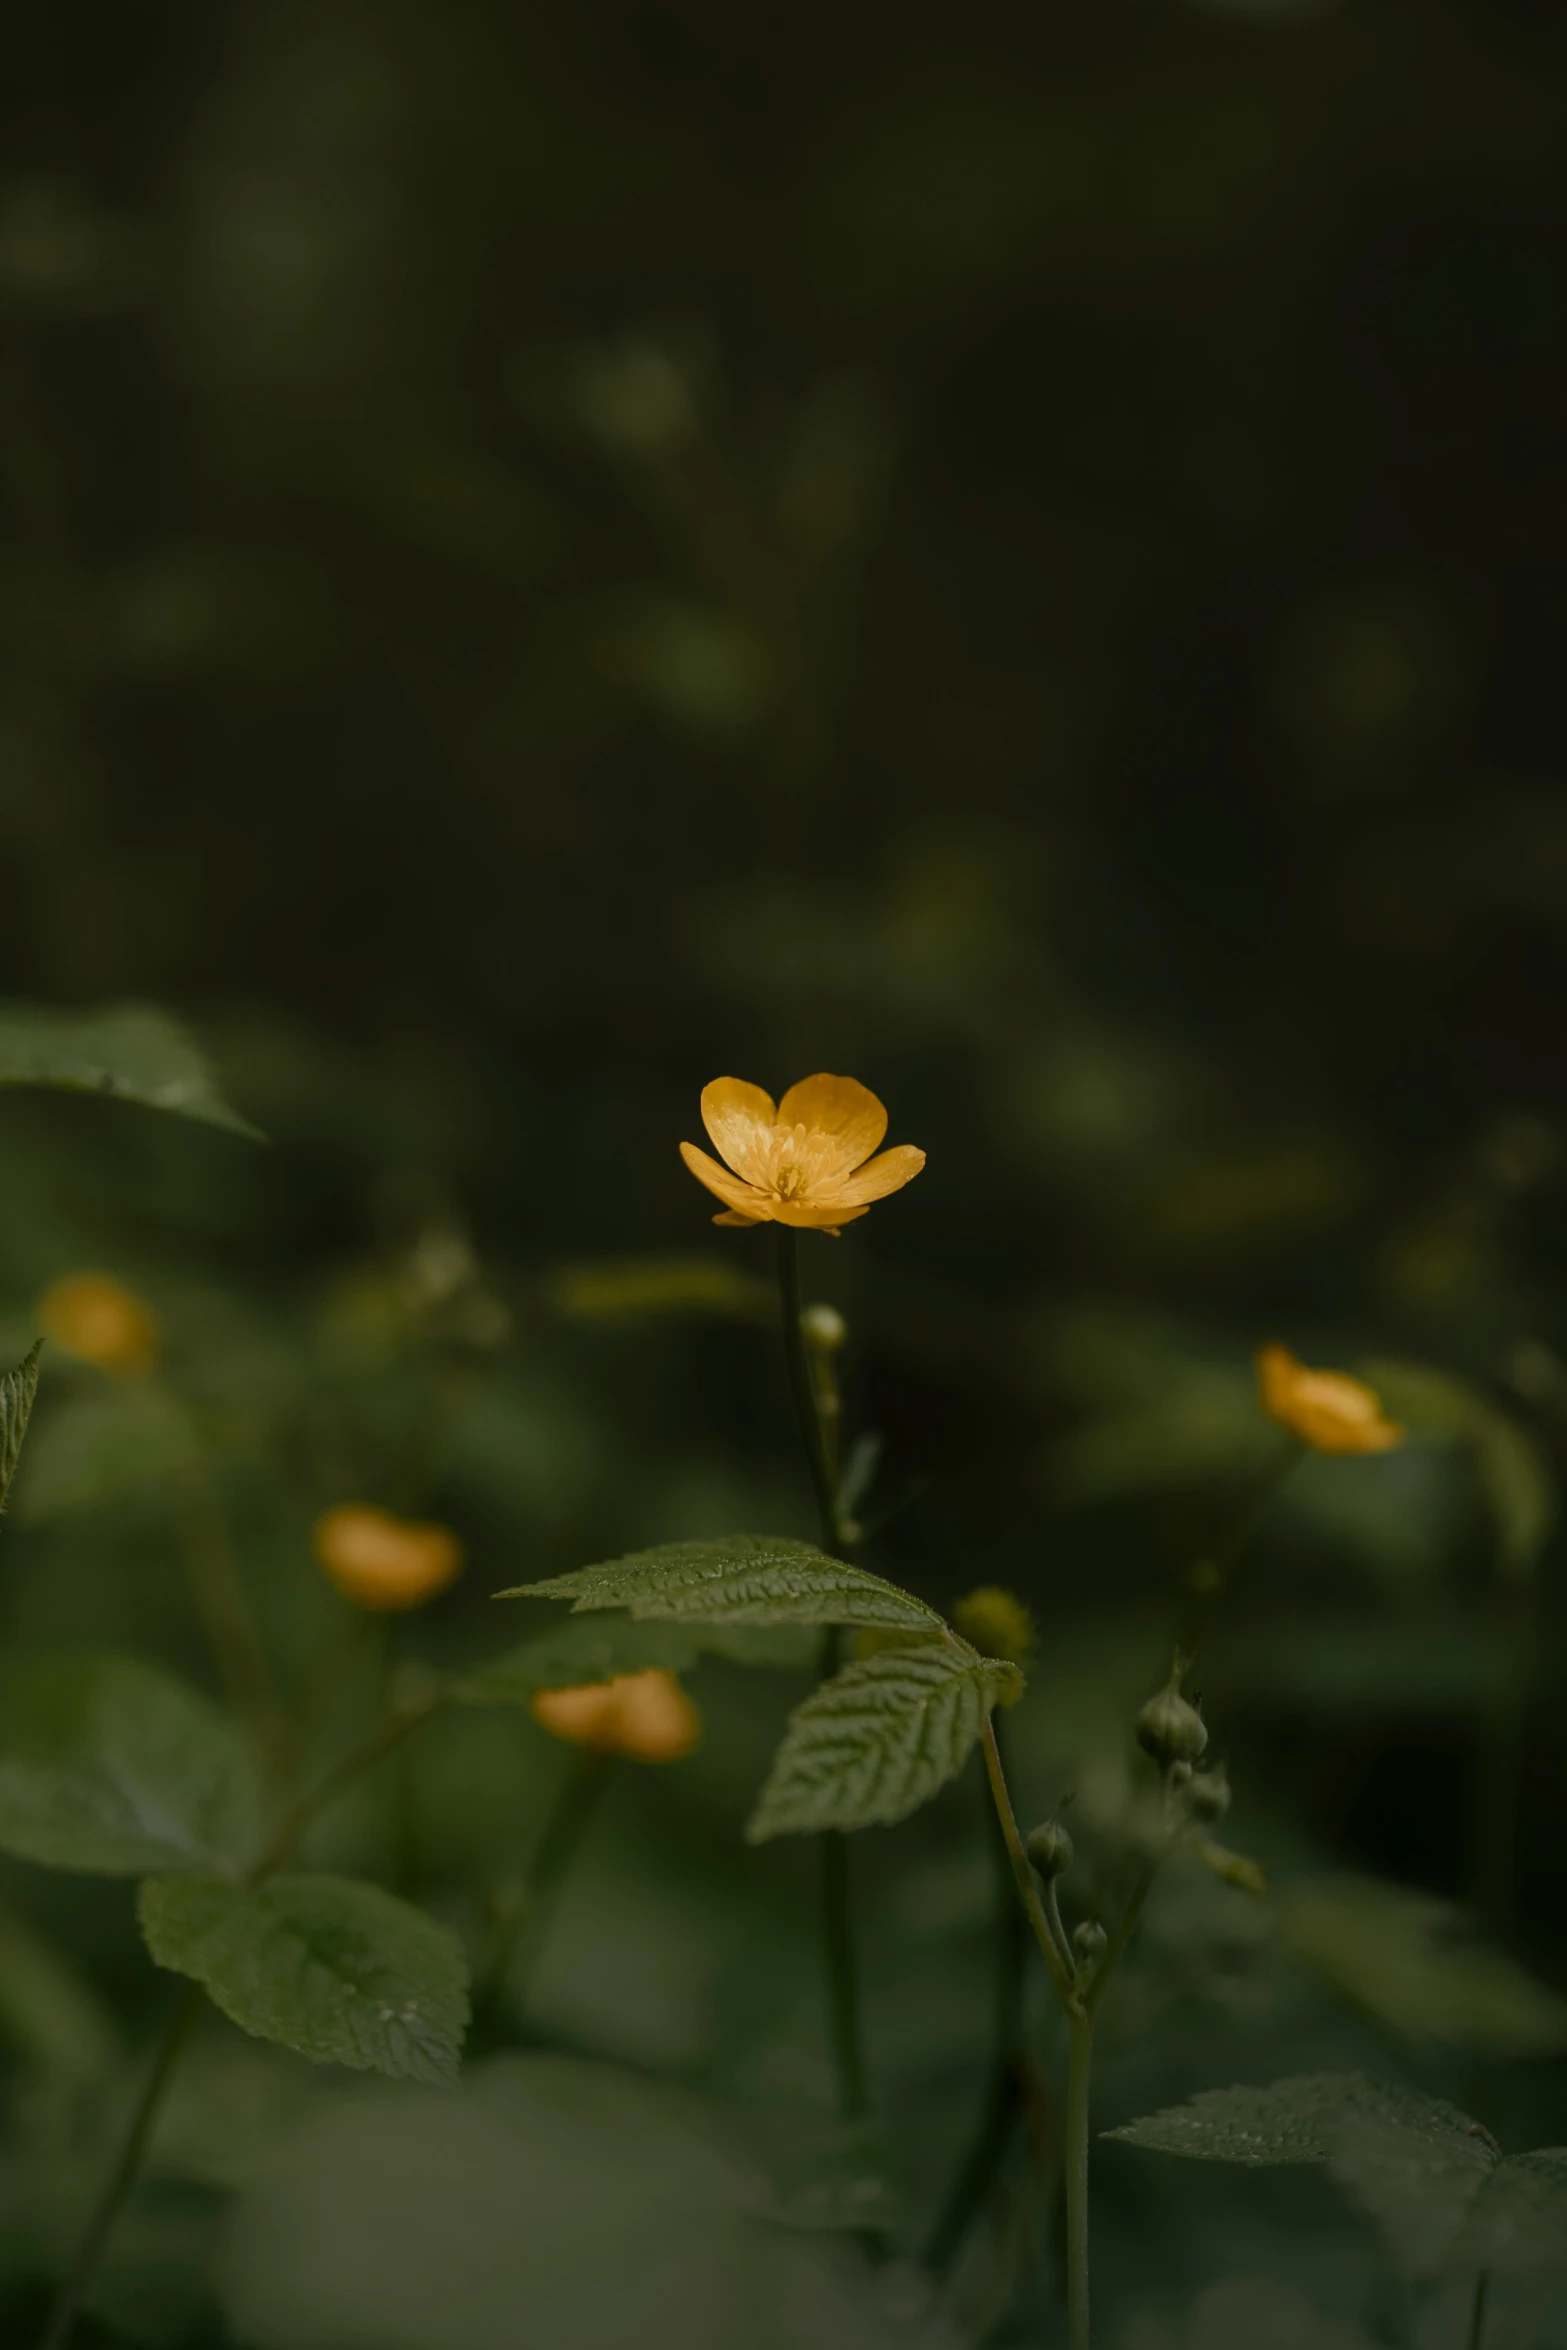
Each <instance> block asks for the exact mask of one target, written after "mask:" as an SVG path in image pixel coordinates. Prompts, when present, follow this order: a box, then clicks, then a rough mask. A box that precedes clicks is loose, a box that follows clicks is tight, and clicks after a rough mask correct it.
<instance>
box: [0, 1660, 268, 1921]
mask: <svg viewBox="0 0 1567 2350" xmlns="http://www.w3.org/2000/svg"><path fill="white" fill-rule="evenodd" d="M259 1818H260V1797H259V1792H258V1789H257V1784H256V1776H255V1767H254V1764H253V1763H252V1761H251V1757H250V1754H249V1752H248V1750H247V1748H246V1747H245V1745H244V1744H243V1742H242V1740H241V1739H240V1737H239V1734H238V1732H237V1731H236V1730H235V1729H234V1727H233V1725H232V1724H231V1723H230V1722H229V1721H228V1720H227V1719H226V1718H225V1717H224V1716H223V1715H222V1714H220V1713H219V1712H218V1710H217V1708H216V1707H215V1706H213V1705H210V1704H209V1703H208V1702H207V1700H206V1699H205V1698H204V1697H199V1696H198V1695H197V1694H196V1692H195V1691H194V1690H193V1689H187V1688H186V1686H185V1684H184V1683H183V1682H181V1681H176V1680H175V1679H174V1678H173V1677H172V1675H170V1674H167V1673H162V1672H157V1671H155V1670H154V1669H153V1668H152V1667H151V1666H150V1665H143V1664H137V1663H135V1662H133V1661H132V1660H131V1659H130V1658H126V1657H92V1656H63V1657H30V1658H21V1659H18V1660H17V1661H16V1662H14V1663H12V1664H10V1665H8V1666H6V1667H5V1668H4V1670H3V1671H0V1850H3V1851H5V1852H11V1853H15V1854H16V1855H17V1856H18V1857H19V1858H20V1859H22V1860H34V1861H41V1862H42V1863H43V1865H44V1866H45V1867H46V1868H56V1869H81V1870H85V1871H87V1872H88V1873H90V1874H93V1875H98V1876H110V1877H121V1876H125V1877H130V1876H142V1875H144V1874H145V1873H146V1871H147V1870H149V1869H169V1868H220V1869H228V1868H232V1867H235V1866H237V1865H239V1864H240V1863H241V1862H243V1861H244V1860H245V1859H247V1858H248V1857H249V1854H250V1852H251V1850H252V1848H253V1846H254V1843H255V1839H256V1835H257V1832H258V1824H259Z"/></svg>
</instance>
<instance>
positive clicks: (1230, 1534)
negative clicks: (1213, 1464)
mask: <svg viewBox="0 0 1567 2350" xmlns="http://www.w3.org/2000/svg"><path fill="white" fill-rule="evenodd" d="M1306 1451H1307V1447H1306V1445H1305V1444H1304V1443H1303V1442H1302V1441H1301V1439H1300V1438H1299V1437H1298V1436H1287V1437H1286V1438H1285V1440H1284V1442H1283V1444H1282V1445H1281V1446H1280V1448H1279V1450H1278V1452H1277V1453H1276V1454H1275V1455H1274V1457H1273V1459H1272V1460H1271V1461H1270V1462H1269V1463H1268V1465H1267V1467H1266V1468H1265V1469H1264V1470H1263V1472H1262V1475H1261V1476H1260V1477H1259V1478H1258V1480H1257V1482H1256V1484H1255V1485H1254V1486H1253V1487H1252V1489H1251V1492H1250V1493H1249V1494H1248V1495H1247V1497H1246V1499H1245V1500H1244V1501H1243V1502H1242V1504H1241V1506H1240V1508H1239V1509H1238V1510H1237V1511H1236V1513H1235V1516H1234V1517H1233V1518H1232V1519H1231V1520H1230V1522H1229V1524H1228V1525H1227V1526H1226V1527H1225V1528H1224V1529H1223V1531H1222V1532H1221V1534H1220V1536H1219V1539H1218V1541H1217V1542H1215V1543H1214V1544H1213V1546H1212V1547H1211V1549H1209V1550H1207V1551H1205V1552H1204V1554H1203V1556H1202V1557H1201V1558H1200V1559H1198V1560H1197V1561H1196V1563H1195V1565H1193V1566H1192V1567H1191V1568H1190V1569H1189V1570H1188V1572H1187V1578H1186V1583H1187V1589H1186V1598H1185V1603H1184V1606H1183V1609H1182V1628H1181V1637H1180V1645H1181V1646H1182V1647H1183V1648H1185V1647H1190V1646H1191V1645H1192V1644H1193V1642H1194V1641H1195V1639H1196V1637H1197V1633H1198V1630H1199V1628H1200V1626H1201V1625H1202V1624H1203V1623H1205V1622H1206V1620H1207V1618H1208V1615H1209V1613H1210V1611H1211V1610H1212V1609H1213V1608H1214V1607H1215V1606H1216V1605H1217V1604H1218V1602H1219V1601H1220V1600H1221V1599H1222V1598H1223V1596H1224V1594H1225V1592H1226V1591H1227V1590H1228V1589H1229V1585H1230V1580H1231V1577H1232V1576H1233V1575H1234V1572H1235V1569H1236V1568H1237V1567H1238V1566H1239V1564H1240V1562H1241V1559H1242V1557H1243V1556H1244V1554H1245V1552H1246V1551H1247V1549H1248V1548H1249V1547H1250V1544H1251V1540H1252V1537H1253V1535H1254V1534H1255V1533H1256V1532H1257V1530H1258V1528H1259V1527H1260V1526H1261V1524H1262V1521H1263V1519H1264V1518H1265V1517H1266V1516H1267V1514H1268V1512H1269V1510H1270V1509H1271V1508H1272V1507H1273V1504H1274V1502H1275V1501H1276V1500H1277V1499H1278V1497H1279V1494H1280V1493H1281V1492H1282V1491H1283V1489H1284V1487H1285V1485H1286V1484H1287V1483H1288V1482H1289V1480H1290V1478H1291V1477H1292V1476H1293V1474H1294V1472H1295V1471H1296V1469H1297V1468H1298V1467H1299V1466H1300V1464H1301V1462H1302V1461H1303V1460H1304V1459H1305V1457H1306Z"/></svg>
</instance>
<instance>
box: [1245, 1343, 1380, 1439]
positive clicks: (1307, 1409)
mask: <svg viewBox="0 0 1567 2350" xmlns="http://www.w3.org/2000/svg"><path fill="white" fill-rule="evenodd" d="M1257 1385H1258V1389H1259V1391H1260V1393H1261V1397H1262V1408H1263V1410H1264V1411H1265V1412H1266V1413H1267V1414H1268V1417H1269V1418H1270V1419H1273V1420H1277V1421H1278V1423H1279V1426H1280V1427H1281V1428H1287V1429H1288V1430H1289V1431H1290V1433H1291V1435H1292V1436H1298V1437H1299V1438H1300V1440H1301V1442H1302V1444H1309V1445H1310V1446H1311V1447H1312V1449H1313V1450H1314V1451H1316V1452H1391V1451H1392V1449H1393V1447H1394V1446H1395V1445H1396V1444H1402V1443H1403V1441H1404V1431H1403V1429H1402V1428H1400V1427H1399V1426H1398V1424H1397V1422H1396V1421H1393V1420H1390V1419H1389V1418H1388V1417H1387V1415H1386V1413H1385V1412H1384V1411H1383V1409H1382V1401H1381V1398H1380V1397H1379V1396H1378V1395H1377V1394H1376V1393H1375V1392H1374V1390H1373V1389H1371V1388H1369V1387H1367V1386H1366V1385H1365V1383H1364V1381H1362V1380H1360V1379H1352V1378H1351V1377H1350V1376H1349V1374H1348V1372H1347V1371H1309V1370H1308V1369H1307V1368H1306V1366H1305V1364H1304V1363H1302V1362H1298V1361H1297V1360H1296V1358H1295V1356H1294V1355H1292V1354H1291V1353H1290V1350H1289V1348H1288V1347H1287V1346H1265V1347H1263V1348H1262V1349H1261V1351H1260V1352H1259V1354H1258V1356H1257Z"/></svg>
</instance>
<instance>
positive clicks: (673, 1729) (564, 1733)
mask: <svg viewBox="0 0 1567 2350" xmlns="http://www.w3.org/2000/svg"><path fill="white" fill-rule="evenodd" d="M529 1711H530V1712H531V1714H532V1715H533V1718H534V1720H535V1721H536V1722H537V1723H538V1724H539V1726H540V1727H541V1729H545V1730H548V1731H549V1732H550V1734H551V1736H552V1737H555V1738H563V1739H565V1741H566V1743H567V1745H568V1746H587V1747H592V1748H593V1749H595V1750H596V1751H597V1752H598V1753H600V1754H618V1755H622V1756H624V1757H625V1758H626V1760H628V1761H630V1762H678V1761H679V1760H680V1758H681V1756H682V1755H685V1754H689V1753H690V1752H691V1749H692V1747H693V1746H695V1744H696V1742H697V1740H698V1738H699V1737H700V1736H701V1734H702V1717H701V1715H700V1714H699V1713H698V1712H697V1710H696V1707H695V1706H694V1705H693V1704H692V1702H691V1700H690V1698H689V1697H688V1696H687V1695H686V1693H685V1691H684V1690H683V1689H682V1688H681V1686H680V1683H679V1682H678V1681H677V1680H676V1679H675V1676H674V1674H673V1673H666V1672H664V1671H663V1670H662V1669H661V1668H659V1667H657V1666H654V1667H653V1668H652V1669H651V1670H649V1671H648V1672H645V1673H618V1674H616V1675H615V1677H614V1679H613V1680H609V1681H595V1682H592V1683H590V1684H588V1685H587V1686H586V1687H585V1688H580V1689H541V1690H540V1691H539V1693H538V1695H537V1696H536V1697H535V1698H534V1699H533V1701H532V1704H531V1706H530V1707H529Z"/></svg>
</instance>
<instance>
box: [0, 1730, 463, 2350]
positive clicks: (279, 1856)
mask: <svg viewBox="0 0 1567 2350" xmlns="http://www.w3.org/2000/svg"><path fill="white" fill-rule="evenodd" d="M440 1703H441V1692H439V1691H436V1692H435V1693H434V1694H433V1695H432V1696H430V1697H427V1698H424V1699H422V1700H421V1701H420V1702H419V1703H418V1704H417V1705H413V1706H405V1707H404V1708H403V1709H402V1711H401V1712H400V1713H396V1714H393V1715H391V1716H390V1717H389V1718H388V1719H387V1720H386V1721H384V1722H382V1723H380V1724H379V1725H378V1726H377V1728H376V1729H374V1730H373V1731H372V1732H371V1734H370V1736H369V1737H368V1738H365V1739H363V1740H362V1741H361V1742H360V1744H359V1745H358V1746H356V1747H355V1748H354V1749H353V1751H352V1752H351V1753H349V1754H347V1755H345V1756H344V1758H343V1760H342V1761H341V1762H340V1763H337V1764H335V1765H334V1767H333V1768H332V1769H331V1770H330V1771H328V1772H327V1773H326V1776H325V1777H324V1778H322V1779H319V1780H318V1781H317V1782H316V1785H315V1786H314V1787H312V1788H311V1789H310V1791H309V1793H308V1794H306V1795H304V1796H302V1797H301V1798H300V1800H299V1802H298V1803H296V1804H295V1805H294V1807H293V1809H292V1810H291V1811H290V1812H288V1813H287V1814H286V1815H285V1816H284V1818H283V1820H282V1822H281V1823H280V1825H279V1827H278V1829H277V1832H276V1834H275V1835H274V1836H273V1838H272V1841H271V1843H270V1844H268V1845H267V1847H266V1849H265V1850H264V1851H263V1853H262V1855H261V1858H260V1859H259V1860H258V1861H257V1862H256V1863H255V1865H254V1866H253V1867H252V1868H251V1870H250V1871H249V1873H248V1875H247V1876H246V1879H245V1882H246V1884H247V1885H250V1886H256V1885H260V1884H263V1883H265V1881H266V1879H267V1878H268V1877H270V1876H271V1875H272V1874H273V1873H274V1872H275V1871H276V1870H278V1869H280V1868H281V1867H282V1866H283V1863H284V1862H285V1861H286V1860H287V1859H288V1858H289V1857H290V1856H291V1854H292V1853H293V1851H294V1848H295V1846H296V1845H297V1844H298V1842H299V1839H300V1838H301V1836H303V1834H304V1832H305V1830H306V1829H307V1828H308V1827H309V1825H310V1823H311V1821H312V1820H313V1819H314V1818H315V1817H316V1815H317V1813H318V1812H321V1811H324V1810H325V1809H326V1807H327V1805H328V1804H329V1803H330V1802H331V1801H332V1800H333V1798H334V1797H335V1796H337V1795H340V1794H341V1793H342V1791H343V1789H344V1788H345V1787H347V1786H348V1785H350V1784H351V1782H352V1781H353V1780H355V1779H357V1778H358V1777H359V1775H360V1773H361V1772H362V1771H367V1770H369V1769H370V1768H371V1766H372V1765H373V1764H375V1763H377V1762H379V1761H380V1759H381V1757H382V1756H383V1755H384V1754H390V1753H391V1751H392V1749H393V1748H394V1747H395V1746H398V1745H400V1744H401V1743H402V1741H403V1739H405V1738H406V1737H407V1736H408V1734H409V1732H410V1731H411V1730H416V1729H417V1728H418V1726H419V1724H420V1723H421V1722H424V1721H428V1720H429V1718H430V1716H431V1714H432V1713H434V1711H435V1709H436V1707H437V1706H438V1705H439V1704H440ZM202 1997H203V1992H202V1986H201V1985H200V1984H199V1983H192V1984H190V1985H189V1986H188V1988H187V1989H186V1991H185V1993H184V1995H183V1997H182V1999H181V2001H180V2005H179V2007H178V2009H177V2011H176V2013H175V2016H174V2019H173V2021H172V2023H171V2024H170V2026H169V2030H168V2033H167V2035H166V2037H165V2039H164V2042H163V2046H162V2048H161V2049H160V2050H159V2052H158V2057H157V2061H156V2063H155V2064H154V2066H153V2069H152V2075H151V2078H150V2079H149V2080H148V2083H147V2086H146V2088H145V2089H144V2090H143V2092H142V2097H141V2102H140V2104H139V2105H138V2106H137V2108H136V2111H135V2112H134V2114H133V2115H132V2116H131V2120H130V2125H129V2127H128V2129H127V2130H126V2133H125V2138H124V2142H123V2144H122V2145H121V2148H120V2152H119V2156H118V2158H117V2160H116V2162H115V2166H114V2169H113V2172H112V2173H111V2174H110V2178H109V2182H108V2185H107V2186H106V2187H105V2189H104V2191H103V2195H102V2198H101V2199H100V2201H99V2204H98V2208H97V2210H96V2211H95V2212H94V2214H93V2216H92V2219H91V2220H90V2222H89V2223H88V2227H87V2232H86V2234H85V2235H84V2236H83V2238H82V2241H81V2247H80V2249H79V2251H78V2252H77V2255H76V2259H75V2261H74V2262H73V2263H72V2266H71V2272H70V2274H69V2276H68V2277H67V2278H66V2281H65V2283H64V2285H62V2287H61V2288H60V2295H59V2298H58V2300H57V2301H56V2303H55V2306H54V2310H53V2313H52V2315H51V2317H50V2320H49V2330H48V2332H47V2333H46V2334H45V2335H44V2338H43V2341H42V2342H41V2344H40V2345H39V2350H65V2345H66V2343H67V2342H68V2341H69V2340H70V2337H71V2334H72V2331H73V2330H74V2328H75V2324H76V2319H77V2317H78V2315H79V2314H80V2311H81V2306H82V2302H83V2300H84V2299H85V2298H86V2294H87V2290H88V2287H89V2286H90V2285H91V2283H92V2280H93V2274H94V2272H95V2270H96V2269H97V2266H98V2262H99V2260H100V2258H101V2257H102V2254H103V2248H104V2246H105V2244H106V2243H107V2242H108V2240H109V2236H110V2233H111V2231H112V2229H113V2227H114V2223H115V2221H116V2220H117V2219H118V2218H119V2215H120V2211H121V2209H122V2207H123V2205H124V2203H125V2200H126V2197H127V2196H128V2195H129V2194H130V2191H131V2189H132V2187H133V2186H134V2185H135V2184H136V2176H137V2173H138V2171H139V2170H140V2169H141V2162H142V2156H143V2155H144V2154H145V2153H146V2150H147V2141H148V2138H149V2137H150V2136H151V2133H152V2126H153V2123H154V2122H155V2121H156V2119H157V2116H158V2108H159V2106H160V2104H161V2103H162V2101H163V2098H164V2095H165V2093H166V2091H167V2089H168V2086H169V2082H170V2081H171V2079H172V2078H173V2075H174V2071H175V2067H176V2066H177V2065H178V2063H179V2060H180V2057H181V2055H182V2053H183V2052H184V2048H185V2043H186V2041H187V2040H188V2038H189V2037H190V2032H191V2027H192V2026H193V2024H194V2023H195V2021H196V2017H197V2016H198V2015H199V2013H200V2012H201V2003H202Z"/></svg>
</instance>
